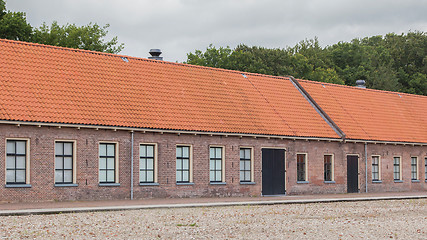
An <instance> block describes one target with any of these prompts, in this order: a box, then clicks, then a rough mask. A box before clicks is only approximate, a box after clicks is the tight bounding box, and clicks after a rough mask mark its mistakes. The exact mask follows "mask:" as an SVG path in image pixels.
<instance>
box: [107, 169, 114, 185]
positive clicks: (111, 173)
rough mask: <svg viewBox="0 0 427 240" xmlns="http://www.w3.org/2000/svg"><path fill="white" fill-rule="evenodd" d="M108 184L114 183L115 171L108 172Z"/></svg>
mask: <svg viewBox="0 0 427 240" xmlns="http://www.w3.org/2000/svg"><path fill="white" fill-rule="evenodd" d="M107 182H114V171H111V170H108V171H107Z"/></svg>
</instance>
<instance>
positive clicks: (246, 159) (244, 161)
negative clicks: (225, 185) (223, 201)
mask: <svg viewBox="0 0 427 240" xmlns="http://www.w3.org/2000/svg"><path fill="white" fill-rule="evenodd" d="M251 150H252V149H250V148H240V182H251V181H252V176H251V175H252V171H251V169H252V166H251V165H252V160H251V159H252V153H251V152H252V151H251Z"/></svg>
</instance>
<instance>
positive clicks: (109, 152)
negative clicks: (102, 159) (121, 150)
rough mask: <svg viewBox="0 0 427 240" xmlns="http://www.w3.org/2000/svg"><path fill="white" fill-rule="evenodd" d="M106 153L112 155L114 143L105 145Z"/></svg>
mask: <svg viewBox="0 0 427 240" xmlns="http://www.w3.org/2000/svg"><path fill="white" fill-rule="evenodd" d="M107 155H108V156H114V155H115V154H114V144H108V145H107Z"/></svg>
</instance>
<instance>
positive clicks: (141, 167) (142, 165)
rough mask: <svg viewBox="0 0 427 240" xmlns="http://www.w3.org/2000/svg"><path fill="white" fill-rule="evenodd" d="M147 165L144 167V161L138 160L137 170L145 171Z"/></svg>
mask: <svg viewBox="0 0 427 240" xmlns="http://www.w3.org/2000/svg"><path fill="white" fill-rule="evenodd" d="M146 168H147V165H146V161H145V159H140V160H139V169H146Z"/></svg>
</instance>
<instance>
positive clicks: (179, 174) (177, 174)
mask: <svg viewBox="0 0 427 240" xmlns="http://www.w3.org/2000/svg"><path fill="white" fill-rule="evenodd" d="M176 181H177V182H181V181H182V175H181V171H179V172H176Z"/></svg>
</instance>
